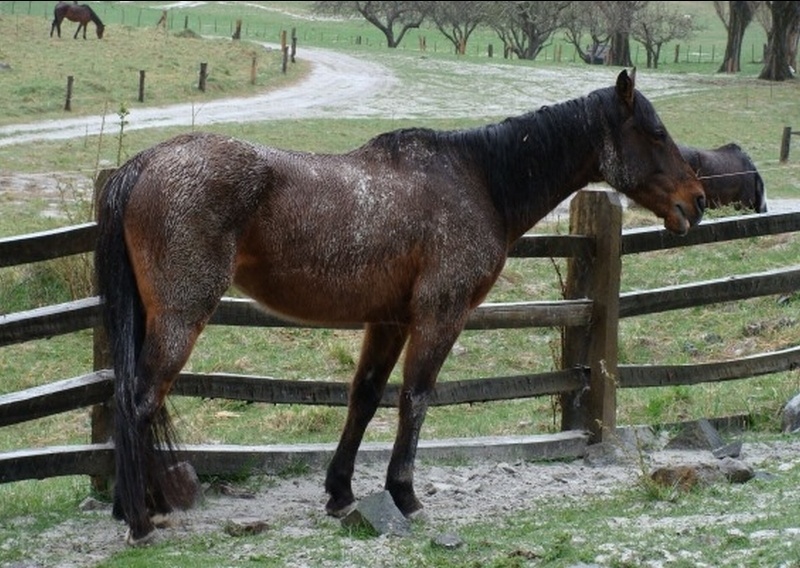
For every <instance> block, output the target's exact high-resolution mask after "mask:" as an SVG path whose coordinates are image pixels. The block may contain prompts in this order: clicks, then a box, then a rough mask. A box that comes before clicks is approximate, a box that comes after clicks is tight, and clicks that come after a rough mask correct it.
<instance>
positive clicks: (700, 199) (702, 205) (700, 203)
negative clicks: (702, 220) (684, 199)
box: [697, 195, 706, 213]
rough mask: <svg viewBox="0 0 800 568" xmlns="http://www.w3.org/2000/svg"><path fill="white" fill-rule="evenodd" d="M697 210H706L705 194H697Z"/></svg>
mask: <svg viewBox="0 0 800 568" xmlns="http://www.w3.org/2000/svg"><path fill="white" fill-rule="evenodd" d="M697 210H698V211H700V213H702V212H703V211H705V210H706V196H705V195H698V196H697Z"/></svg>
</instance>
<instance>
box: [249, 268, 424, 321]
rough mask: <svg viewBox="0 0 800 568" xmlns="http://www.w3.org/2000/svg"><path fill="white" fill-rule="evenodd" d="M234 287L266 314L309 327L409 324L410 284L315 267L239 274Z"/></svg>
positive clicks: (267, 269) (251, 271)
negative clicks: (378, 322)
mask: <svg viewBox="0 0 800 568" xmlns="http://www.w3.org/2000/svg"><path fill="white" fill-rule="evenodd" d="M234 285H235V286H236V287H237V288H238V289H240V290H241V291H242V292H244V293H245V294H247V295H248V296H250V297H251V298H252V299H254V300H255V301H257V302H258V303H259V304H261V305H262V306H263V307H264V308H266V309H267V311H269V312H272V313H274V314H276V315H279V316H283V317H286V318H288V319H292V320H296V321H302V322H310V323H322V324H324V323H364V322H377V321H385V320H386V319H387V318H390V319H391V320H392V321H398V322H405V321H407V319H408V311H409V308H408V301H409V297H410V292H408V290H409V288H410V285H406V286H403V284H402V283H398V282H390V281H387V280H386V279H385V278H379V277H367V276H363V275H362V276H360V277H355V276H354V275H348V274H344V273H343V272H338V271H337V272H323V271H315V270H313V269H311V268H310V267H307V268H305V269H300V270H291V269H286V268H280V267H272V268H265V267H261V268H257V267H255V268H253V269H241V268H240V269H238V270H237V271H236V275H235V279H234Z"/></svg>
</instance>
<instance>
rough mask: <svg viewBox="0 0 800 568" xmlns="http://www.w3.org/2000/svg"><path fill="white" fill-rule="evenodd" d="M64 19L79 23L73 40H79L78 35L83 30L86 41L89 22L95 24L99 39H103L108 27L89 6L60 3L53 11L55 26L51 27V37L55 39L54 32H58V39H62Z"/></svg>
mask: <svg viewBox="0 0 800 568" xmlns="http://www.w3.org/2000/svg"><path fill="white" fill-rule="evenodd" d="M64 19H67V20H70V21H71V22H78V29H76V30H75V35H74V36H72V37H73V39H78V34H79V33H80V31H81V30H83V39H86V27H87V26H88V25H89V22H93V23H94V26H95V31H96V32H97V39H103V32H104V31H105V29H106V27H105V26H104V25H103V22H102V21H100V17H99V16H98V15H97V14H96V13H95V11H94V10H92V7H91V6H89V5H88V4H70V3H69V2H59V3H58V4H56V7H55V8H54V9H53V24H52V25H51V26H50V37H53V32H54V31H56V32H58V37H61V22H63V21H64Z"/></svg>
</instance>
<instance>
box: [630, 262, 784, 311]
mask: <svg viewBox="0 0 800 568" xmlns="http://www.w3.org/2000/svg"><path fill="white" fill-rule="evenodd" d="M798 288H800V266H798V267H785V268H780V269H776V270H770V271H767V272H760V273H757V274H747V275H743V276H728V277H726V278H719V279H716V280H707V281H705V282H693V283H691V284H683V285H679V286H669V287H665V288H654V289H652V290H647V291H644V292H625V293H622V294H620V302H619V317H621V318H627V317H631V316H639V315H643V314H654V313H658V312H666V311H670V310H678V309H682V308H691V307H695V306H704V305H707V304H715V303H719V302H730V301H733V300H744V299H747V298H758V297H761V296H769V295H771V294H781V293H786V292H793V291H794V290H797V289H798Z"/></svg>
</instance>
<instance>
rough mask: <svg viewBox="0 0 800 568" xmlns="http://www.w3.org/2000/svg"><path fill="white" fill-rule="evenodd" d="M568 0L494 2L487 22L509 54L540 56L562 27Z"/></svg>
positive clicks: (525, 56)
mask: <svg viewBox="0 0 800 568" xmlns="http://www.w3.org/2000/svg"><path fill="white" fill-rule="evenodd" d="M570 4H571V3H570V2H568V1H554V2H490V3H489V6H491V10H490V12H489V14H488V16H487V22H488V24H489V25H490V26H491V27H492V29H494V30H495V32H497V35H498V36H500V40H501V41H502V42H503V45H504V46H505V52H506V55H508V53H509V52H510V53H513V54H515V55H516V56H517V57H518V58H519V59H536V56H537V55H539V52H540V51H541V50H542V49H543V48H544V47H545V46H546V45H547V42H548V41H550V38H551V37H552V35H553V33H555V32H556V30H558V29H559V28H561V27H562V25H563V23H564V14H565V13H566V12H567V9H568V8H569V7H570Z"/></svg>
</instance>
